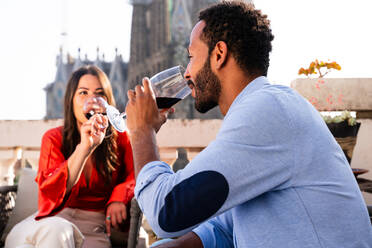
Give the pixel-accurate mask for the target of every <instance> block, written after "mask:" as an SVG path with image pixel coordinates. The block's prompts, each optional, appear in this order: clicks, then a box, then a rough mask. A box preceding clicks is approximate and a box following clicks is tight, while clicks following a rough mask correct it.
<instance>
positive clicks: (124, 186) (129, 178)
mask: <svg viewBox="0 0 372 248" xmlns="http://www.w3.org/2000/svg"><path fill="white" fill-rule="evenodd" d="M118 146H119V147H118V149H119V150H120V151H123V152H124V156H123V157H124V159H123V160H124V161H120V162H121V163H124V166H125V177H124V182H122V183H120V184H118V185H116V186H115V187H114V189H113V191H112V193H111V196H110V199H109V200H108V202H107V204H106V206H108V205H109V204H110V203H111V202H123V203H124V204H125V205H126V206H127V205H128V203H129V202H130V201H131V200H132V198H133V196H134V186H135V183H136V181H135V178H134V167H133V154H132V146H131V145H130V141H129V137H128V134H127V132H125V133H119V137H118Z"/></svg>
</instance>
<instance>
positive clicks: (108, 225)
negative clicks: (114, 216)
mask: <svg viewBox="0 0 372 248" xmlns="http://www.w3.org/2000/svg"><path fill="white" fill-rule="evenodd" d="M105 223H106V233H107V235H108V236H111V216H109V215H108V216H107V217H106V221H105Z"/></svg>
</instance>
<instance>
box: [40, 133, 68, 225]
mask: <svg viewBox="0 0 372 248" xmlns="http://www.w3.org/2000/svg"><path fill="white" fill-rule="evenodd" d="M61 146H62V127H59V128H54V129H51V130H49V131H47V132H46V133H45V134H44V136H43V138H42V142H41V148H40V158H39V169H38V172H37V176H36V179H35V181H36V182H37V184H38V186H39V201H38V209H39V212H38V215H37V216H36V219H40V218H42V217H45V216H48V215H51V214H53V212H54V211H56V209H58V208H60V207H62V204H63V199H64V198H65V196H66V185H67V177H68V168H67V160H66V159H65V158H64V156H63V154H62V152H61ZM74 190H75V189H74V188H73V189H72V191H71V194H73V191H74ZM71 194H70V195H71ZM54 213H55V212H54Z"/></svg>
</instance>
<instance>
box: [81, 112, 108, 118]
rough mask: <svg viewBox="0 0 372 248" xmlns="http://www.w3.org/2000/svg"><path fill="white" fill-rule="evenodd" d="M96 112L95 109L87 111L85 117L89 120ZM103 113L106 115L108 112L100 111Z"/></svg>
mask: <svg viewBox="0 0 372 248" xmlns="http://www.w3.org/2000/svg"><path fill="white" fill-rule="evenodd" d="M94 114H95V113H93V111H90V112H88V113H85V117H86V118H87V119H88V120H89V119H90V117H92V116H93V115H94ZM100 114H102V115H106V113H100Z"/></svg>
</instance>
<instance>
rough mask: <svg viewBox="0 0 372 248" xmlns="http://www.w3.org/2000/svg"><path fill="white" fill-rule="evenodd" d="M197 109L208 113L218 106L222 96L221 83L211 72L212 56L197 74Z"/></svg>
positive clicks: (195, 85) (195, 86)
mask: <svg viewBox="0 0 372 248" xmlns="http://www.w3.org/2000/svg"><path fill="white" fill-rule="evenodd" d="M194 88H195V109H196V110H197V111H199V112H200V113H206V112H207V111H209V110H211V109H212V108H214V107H216V106H217V105H218V99H219V98H220V95H221V81H220V79H219V78H218V77H217V75H216V74H214V73H213V71H212V70H211V63H210V55H209V56H208V58H207V60H206V61H205V63H204V65H203V68H201V69H200V71H199V72H198V73H197V74H196V78H195V83H194Z"/></svg>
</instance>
